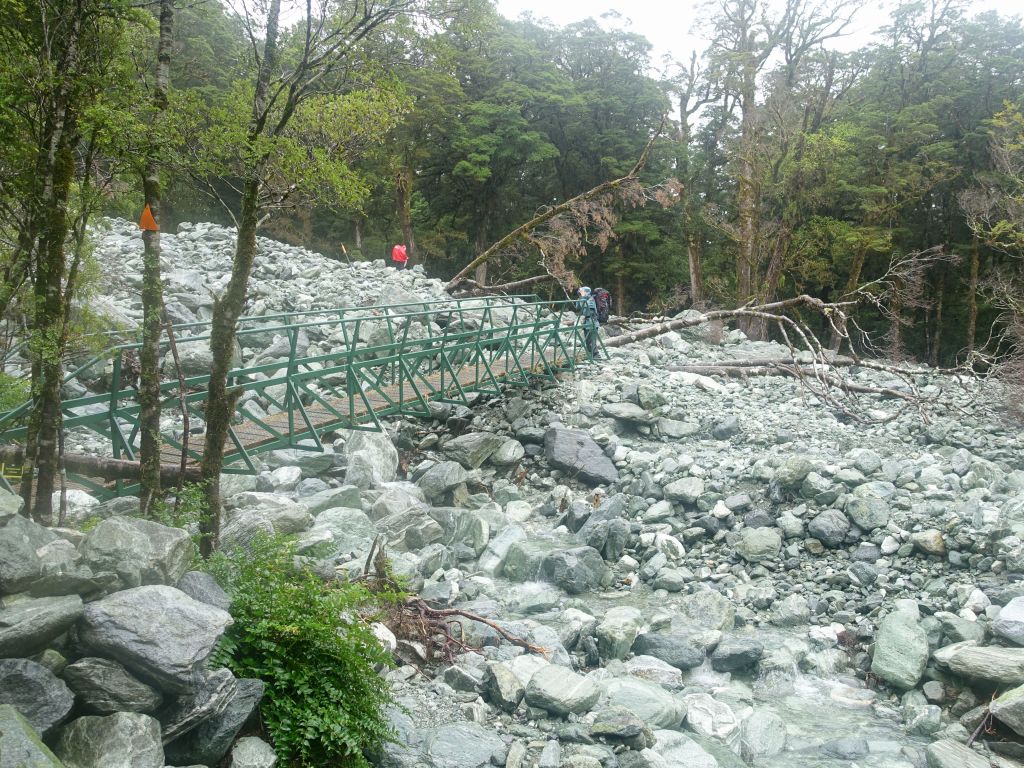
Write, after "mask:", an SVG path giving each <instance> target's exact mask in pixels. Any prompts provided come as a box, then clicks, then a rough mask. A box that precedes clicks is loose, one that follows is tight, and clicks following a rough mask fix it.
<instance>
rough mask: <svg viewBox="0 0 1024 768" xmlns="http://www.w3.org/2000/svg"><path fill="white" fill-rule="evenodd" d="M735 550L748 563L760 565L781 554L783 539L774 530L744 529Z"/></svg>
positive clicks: (734, 546)
mask: <svg viewBox="0 0 1024 768" xmlns="http://www.w3.org/2000/svg"><path fill="white" fill-rule="evenodd" d="M733 548H734V549H735V550H736V552H737V553H738V554H739V555H740V556H741V557H742V558H743V559H744V560H746V561H747V562H749V563H759V562H761V561H762V560H767V559H769V558H772V557H775V556H776V555H778V554H779V550H780V549H781V548H782V537H781V536H780V535H779V534H778V532H777V531H776V530H775V529H774V528H744V529H743V530H742V531H740V535H739V538H738V539H737V540H736V543H735V544H734V545H733Z"/></svg>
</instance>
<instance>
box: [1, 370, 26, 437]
mask: <svg viewBox="0 0 1024 768" xmlns="http://www.w3.org/2000/svg"><path fill="white" fill-rule="evenodd" d="M31 391H32V390H31V388H30V387H29V383H28V380H27V379H23V378H19V377H16V376H11V375H9V374H6V373H3V372H0V413H4V412H5V411H10V410H12V409H14V408H17V407H18V406H19V405H21V404H22V403H24V402H25V401H26V400H28V398H29V395H30V394H31ZM5 426H10V425H5Z"/></svg>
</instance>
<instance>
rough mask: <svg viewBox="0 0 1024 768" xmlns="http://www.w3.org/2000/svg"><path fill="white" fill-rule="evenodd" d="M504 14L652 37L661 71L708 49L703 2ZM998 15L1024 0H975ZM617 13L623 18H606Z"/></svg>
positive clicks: (876, 12)
mask: <svg viewBox="0 0 1024 768" xmlns="http://www.w3.org/2000/svg"><path fill="white" fill-rule="evenodd" d="M894 4H895V3H894V1H893V0H888V1H887V0H867V2H866V3H865V7H864V8H862V9H861V11H860V12H859V13H858V15H857V16H856V17H855V18H854V22H853V24H852V25H851V26H850V34H849V35H848V36H847V37H846V38H845V39H844V40H843V41H842V42H839V43H837V47H840V48H843V49H849V50H852V49H854V48H858V47H860V46H862V45H864V44H865V43H867V42H868V40H869V38H870V37H871V34H872V33H873V32H874V31H875V30H876V29H877V28H878V27H880V26H882V25H884V24H885V23H886V21H887V19H888V13H887V12H886V10H885V9H886V8H889V7H892V5H894ZM497 5H498V12H499V13H501V14H502V15H503V16H506V17H508V18H512V19H514V18H516V17H518V16H519V15H520V14H521V13H523V12H530V13H532V14H533V15H534V16H535V17H537V18H538V19H543V18H547V19H549V20H550V21H552V22H554V23H555V24H558V25H559V26H563V25H565V24H571V23H572V22H575V21H581V20H583V19H586V18H594V19H597V20H599V21H601V23H602V26H608V27H620V26H621V27H624V28H628V29H630V30H631V31H633V32H638V33H639V34H641V35H643V36H644V37H646V38H647V39H648V40H649V41H650V42H651V44H652V45H653V46H654V50H653V51H652V56H651V63H652V64H653V65H654V66H655V67H659V65H660V61H661V57H662V56H663V55H665V54H671V55H672V57H673V58H675V59H676V60H680V61H686V60H688V59H689V58H690V52H691V51H693V50H697V51H698V52H700V51H702V50H703V49H704V48H705V46H706V44H707V43H706V41H704V40H703V39H702V38H701V37H700V36H699V30H698V29H697V24H696V22H697V21H698V20H701V17H702V15H703V14H702V13H701V5H702V3H701V1H700V0H497ZM993 9H995V10H998V11H999V12H1000V14H1002V15H1005V16H1014V15H1021V14H1024V0H971V2H970V8H969V10H968V14H967V15H968V16H972V15H974V14H975V13H980V12H981V11H987V10H993ZM608 11H612V12H616V13H618V14H621V17H622V18H619V19H613V18H608V19H605V20H602V19H601V16H602V14H604V13H606V12H608Z"/></svg>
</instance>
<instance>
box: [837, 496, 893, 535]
mask: <svg viewBox="0 0 1024 768" xmlns="http://www.w3.org/2000/svg"><path fill="white" fill-rule="evenodd" d="M846 514H847V515H848V516H849V517H850V519H851V520H852V521H853V524H854V525H856V526H857V527H858V528H860V529H861V530H862V531H873V530H874V529H875V528H884V527H885V525H886V524H887V523H888V522H889V505H888V504H887V503H886V502H885V500H884V499H877V498H874V497H870V496H869V497H867V498H859V497H856V496H855V497H853V498H851V499H850V501H849V502H847V504H846Z"/></svg>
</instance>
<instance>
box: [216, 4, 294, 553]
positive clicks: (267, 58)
mask: <svg viewBox="0 0 1024 768" xmlns="http://www.w3.org/2000/svg"><path fill="white" fill-rule="evenodd" d="M280 17H281V0H270V7H269V8H268V9H267V26H266V34H265V38H264V43H263V61H262V62H261V67H260V70H259V74H258V75H257V78H256V88H255V91H254V92H253V117H252V122H251V126H250V130H249V135H248V137H247V143H248V146H249V149H250V151H258V150H257V147H258V144H259V140H260V137H261V136H262V134H263V120H264V118H265V117H266V110H267V108H268V107H267V98H268V91H269V86H270V81H271V78H272V77H273V76H274V75H275V74H276V72H277V68H278V24H279V21H280ZM263 152H264V153H265V152H266V150H263ZM250 162H251V163H252V165H251V166H250V167H249V169H248V175H247V178H246V180H245V183H244V184H243V187H242V207H241V212H240V215H239V217H238V237H237V240H236V244H235V257H234V261H233V262H232V264H231V279H230V280H229V281H228V285H227V289H226V290H225V291H224V295H223V296H222V297H221V298H220V299H219V300H217V301H216V302H215V303H214V307H213V318H212V320H211V328H210V352H211V353H212V356H213V363H212V365H211V367H210V383H209V386H208V389H207V397H206V444H205V446H204V450H203V461H202V465H201V469H202V475H203V482H204V483H205V496H206V517H205V519H204V520H203V521H202V523H201V524H200V532H201V534H202V537H201V539H200V542H199V551H200V553H201V554H202V555H203V556H204V557H208V556H209V555H210V554H212V553H213V551H214V550H215V549H216V548H217V544H218V539H219V538H220V514H221V503H220V472H221V469H222V467H223V465H224V444H225V442H226V441H227V437H228V429H229V427H230V426H231V416H232V415H233V413H234V410H235V404H236V402H237V401H238V397H239V394H240V391H239V390H229V389H228V372H229V371H230V370H231V358H232V352H233V351H234V347H235V334H236V331H237V329H238V318H239V317H241V315H242V310H243V309H244V308H245V296H246V292H247V289H248V287H249V275H250V274H251V273H252V265H253V261H254V260H255V258H256V229H257V227H258V226H259V219H260V189H261V187H262V181H261V179H262V178H263V173H264V171H265V166H266V154H263V155H262V156H256V157H254V158H253V159H252V160H251V161H250Z"/></svg>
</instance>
